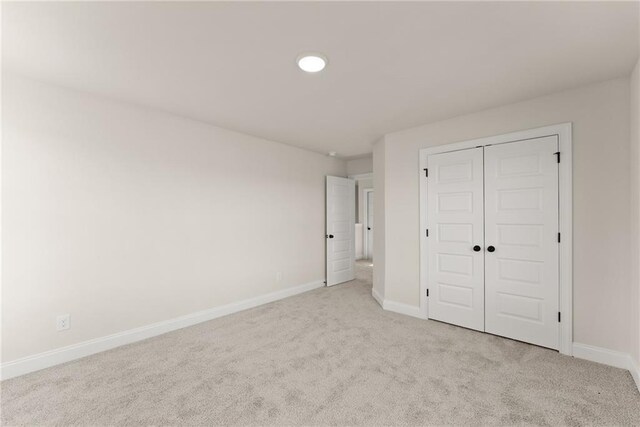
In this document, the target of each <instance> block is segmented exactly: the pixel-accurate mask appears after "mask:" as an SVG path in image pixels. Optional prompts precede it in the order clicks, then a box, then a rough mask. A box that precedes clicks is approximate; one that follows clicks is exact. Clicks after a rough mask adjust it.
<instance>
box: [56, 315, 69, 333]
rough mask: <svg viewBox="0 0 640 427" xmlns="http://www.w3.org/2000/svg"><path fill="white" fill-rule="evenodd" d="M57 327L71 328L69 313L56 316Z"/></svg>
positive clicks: (61, 329) (62, 328)
mask: <svg viewBox="0 0 640 427" xmlns="http://www.w3.org/2000/svg"><path fill="white" fill-rule="evenodd" d="M56 329H57V330H59V331H64V330H66V329H69V315H68V314H62V315H60V316H58V317H57V318H56Z"/></svg>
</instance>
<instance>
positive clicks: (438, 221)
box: [427, 148, 484, 331]
mask: <svg viewBox="0 0 640 427" xmlns="http://www.w3.org/2000/svg"><path fill="white" fill-rule="evenodd" d="M482 152H483V149H482V148H473V149H468V150H461V151H455V152H450V153H441V154H434V155H431V156H429V157H428V160H427V164H428V171H429V176H428V179H427V223H428V227H429V237H428V239H427V245H428V249H427V254H428V255H427V256H428V271H427V283H428V288H429V298H428V304H429V318H431V319H434V320H439V321H442V322H447V323H452V324H455V325H459V326H464V327H466V328H470V329H475V330H478V331H484V251H483V249H484V243H483V241H484V238H483V200H484V195H483V178H482V174H483V154H482Z"/></svg>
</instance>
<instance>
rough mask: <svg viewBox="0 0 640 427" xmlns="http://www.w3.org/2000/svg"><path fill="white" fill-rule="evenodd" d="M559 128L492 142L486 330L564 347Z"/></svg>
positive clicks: (487, 171)
mask: <svg viewBox="0 0 640 427" xmlns="http://www.w3.org/2000/svg"><path fill="white" fill-rule="evenodd" d="M557 151H558V140H557V137H556V136H549V137H544V138H536V139H533V140H527V141H522V142H513V143H508V144H500V145H494V146H488V147H486V148H485V153H484V157H485V177H484V179H485V245H486V252H485V260H486V261H485V262H486V263H485V277H486V280H485V296H486V300H485V304H486V314H485V326H486V332H489V333H492V334H496V335H501V336H504V337H508V338H513V339H516V340H520V341H525V342H528V343H532V344H536V345H540V346H544V347H549V348H553V349H557V348H558V333H559V331H558V329H559V327H558V325H559V324H558V298H559V289H558V286H559V284H558V163H557V157H556V156H555V155H554V153H556V152H557Z"/></svg>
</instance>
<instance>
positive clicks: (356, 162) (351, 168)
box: [347, 155, 373, 175]
mask: <svg viewBox="0 0 640 427" xmlns="http://www.w3.org/2000/svg"><path fill="white" fill-rule="evenodd" d="M371 172H373V156H372V155H368V156H366V157H361V158H359V159H353V160H347V175H360V174H364V173H371Z"/></svg>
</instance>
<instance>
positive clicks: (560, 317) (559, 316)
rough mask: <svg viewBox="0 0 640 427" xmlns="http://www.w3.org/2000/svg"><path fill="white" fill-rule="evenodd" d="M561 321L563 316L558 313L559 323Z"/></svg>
mask: <svg viewBox="0 0 640 427" xmlns="http://www.w3.org/2000/svg"><path fill="white" fill-rule="evenodd" d="M561 319H562V316H561V314H560V312H558V323H560V322H561Z"/></svg>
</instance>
